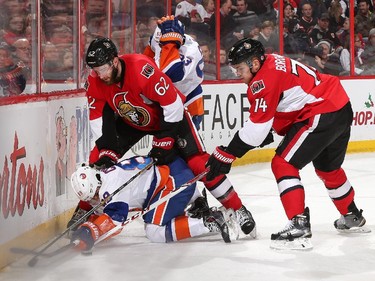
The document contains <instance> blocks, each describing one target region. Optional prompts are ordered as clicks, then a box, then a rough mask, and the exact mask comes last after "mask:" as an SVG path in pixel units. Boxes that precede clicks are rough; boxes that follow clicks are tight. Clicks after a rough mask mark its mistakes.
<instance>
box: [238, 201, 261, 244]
mask: <svg viewBox="0 0 375 281" xmlns="http://www.w3.org/2000/svg"><path fill="white" fill-rule="evenodd" d="M236 218H237V222H238V224H239V225H240V227H241V230H242V232H243V233H244V234H246V235H250V237H252V238H255V237H256V236H257V233H256V224H255V221H254V218H253V216H252V215H251V213H250V211H248V210H247V209H246V207H245V206H243V205H242V207H241V208H239V209H238V210H237V211H236Z"/></svg>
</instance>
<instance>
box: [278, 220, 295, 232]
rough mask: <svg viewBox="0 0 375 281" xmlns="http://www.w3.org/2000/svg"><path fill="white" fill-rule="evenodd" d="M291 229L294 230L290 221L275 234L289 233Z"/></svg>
mask: <svg viewBox="0 0 375 281" xmlns="http://www.w3.org/2000/svg"><path fill="white" fill-rule="evenodd" d="M293 228H294V222H293V220H290V221H289V222H288V223H287V224H286V226H285V227H284V229H282V230H280V231H279V232H278V233H277V234H283V233H286V232H289V231H291V230H292V229H293Z"/></svg>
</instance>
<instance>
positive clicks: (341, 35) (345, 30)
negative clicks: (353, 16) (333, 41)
mask: <svg viewBox="0 0 375 281" xmlns="http://www.w3.org/2000/svg"><path fill="white" fill-rule="evenodd" d="M349 34H350V21H349V18H345V21H344V24H343V26H342V27H341V28H340V29H339V30H338V31H337V32H336V36H337V38H338V39H339V40H340V45H341V46H344V45H345V42H346V38H347V37H349Z"/></svg>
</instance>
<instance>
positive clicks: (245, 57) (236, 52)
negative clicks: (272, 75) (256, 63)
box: [228, 38, 266, 67]
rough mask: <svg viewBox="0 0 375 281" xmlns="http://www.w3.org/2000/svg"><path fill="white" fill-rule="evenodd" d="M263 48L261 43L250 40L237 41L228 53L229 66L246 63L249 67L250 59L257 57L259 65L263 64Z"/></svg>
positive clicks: (264, 57)
mask: <svg viewBox="0 0 375 281" xmlns="http://www.w3.org/2000/svg"><path fill="white" fill-rule="evenodd" d="M264 53H265V51H264V47H263V45H262V43H260V42H259V41H257V40H254V39H250V38H243V39H241V40H239V41H237V42H236V43H235V44H234V45H233V47H232V48H231V49H230V50H229V53H228V62H229V63H230V64H239V63H241V62H246V63H247V64H249V66H250V67H251V65H252V63H251V58H253V57H257V58H258V59H259V60H260V62H261V63H263V62H264V60H265V59H266V56H265V55H264Z"/></svg>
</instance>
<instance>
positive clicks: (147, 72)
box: [141, 63, 155, 79]
mask: <svg viewBox="0 0 375 281" xmlns="http://www.w3.org/2000/svg"><path fill="white" fill-rule="evenodd" d="M154 73H155V68H154V67H153V66H152V65H151V64H149V63H146V64H145V65H144V66H143V67H142V71H141V75H142V76H144V77H146V78H147V79H149V78H150V77H151V76H152V75H153V74H154Z"/></svg>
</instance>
